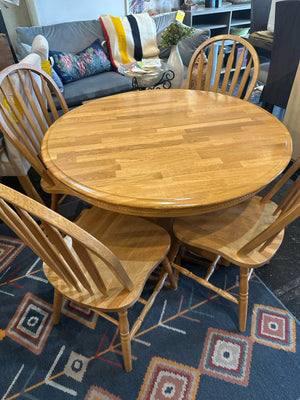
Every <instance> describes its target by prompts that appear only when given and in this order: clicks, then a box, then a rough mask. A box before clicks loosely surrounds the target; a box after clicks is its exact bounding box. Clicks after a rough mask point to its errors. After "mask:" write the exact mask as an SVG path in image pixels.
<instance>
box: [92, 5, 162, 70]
mask: <svg viewBox="0 0 300 400" xmlns="http://www.w3.org/2000/svg"><path fill="white" fill-rule="evenodd" d="M99 19H100V21H101V24H102V28H103V32H104V36H105V39H106V42H107V45H108V48H109V53H110V60H111V63H112V65H113V66H114V68H115V69H116V70H117V69H118V67H119V66H120V65H121V64H127V63H129V62H133V61H141V60H142V58H157V57H158V54H159V49H158V47H157V42H156V26H155V22H154V20H153V18H152V17H150V15H149V14H147V13H142V14H133V15H127V16H126V17H113V16H112V15H102V16H101V17H100V18H99Z"/></svg>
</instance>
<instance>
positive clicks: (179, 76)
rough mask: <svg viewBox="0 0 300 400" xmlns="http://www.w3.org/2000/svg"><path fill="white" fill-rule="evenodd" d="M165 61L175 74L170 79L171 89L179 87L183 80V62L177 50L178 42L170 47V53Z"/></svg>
mask: <svg viewBox="0 0 300 400" xmlns="http://www.w3.org/2000/svg"><path fill="white" fill-rule="evenodd" d="M167 63H168V64H169V65H170V66H171V67H172V68H171V69H172V71H173V72H174V74H175V76H174V79H173V80H172V81H171V88H172V89H180V88H181V85H182V81H183V62H182V59H181V56H180V53H179V50H178V44H175V45H173V46H172V48H171V53H170V56H169V58H168V61H167Z"/></svg>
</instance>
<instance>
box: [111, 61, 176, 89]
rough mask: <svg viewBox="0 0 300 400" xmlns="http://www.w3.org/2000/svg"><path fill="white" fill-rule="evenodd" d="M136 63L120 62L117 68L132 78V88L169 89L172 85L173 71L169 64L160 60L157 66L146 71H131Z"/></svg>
mask: <svg viewBox="0 0 300 400" xmlns="http://www.w3.org/2000/svg"><path fill="white" fill-rule="evenodd" d="M136 65H137V62H136V61H135V62H131V63H128V64H122V65H120V66H119V68H118V72H119V73H120V74H122V75H124V76H127V77H128V78H131V79H132V87H133V89H134V90H144V89H160V88H161V87H163V88H164V89H170V88H171V87H172V80H173V79H174V76H175V74H174V72H173V71H172V67H171V65H169V64H167V63H166V62H164V61H161V65H160V67H159V68H157V69H155V70H151V71H149V72H146V73H142V74H141V73H138V72H136V71H132V69H133V68H134V67H135V66H136Z"/></svg>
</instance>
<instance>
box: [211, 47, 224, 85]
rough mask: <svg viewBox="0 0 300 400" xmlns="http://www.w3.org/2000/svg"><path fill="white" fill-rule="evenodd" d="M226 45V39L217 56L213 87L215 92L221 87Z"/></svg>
mask: <svg viewBox="0 0 300 400" xmlns="http://www.w3.org/2000/svg"><path fill="white" fill-rule="evenodd" d="M224 46H225V41H224V40H223V41H222V45H221V48H220V51H219V55H218V58H217V65H216V72H215V80H214V85H213V88H212V91H213V92H217V91H218V87H219V82H220V79H221V72H222V67H223V60H224Z"/></svg>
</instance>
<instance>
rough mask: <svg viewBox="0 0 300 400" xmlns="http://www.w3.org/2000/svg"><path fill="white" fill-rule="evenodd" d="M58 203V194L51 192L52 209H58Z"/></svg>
mask: <svg viewBox="0 0 300 400" xmlns="http://www.w3.org/2000/svg"><path fill="white" fill-rule="evenodd" d="M57 203H58V194H57V193H52V194H51V210H54V211H57Z"/></svg>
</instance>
